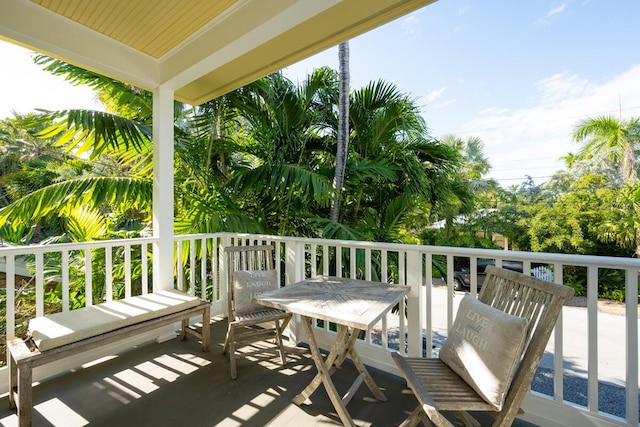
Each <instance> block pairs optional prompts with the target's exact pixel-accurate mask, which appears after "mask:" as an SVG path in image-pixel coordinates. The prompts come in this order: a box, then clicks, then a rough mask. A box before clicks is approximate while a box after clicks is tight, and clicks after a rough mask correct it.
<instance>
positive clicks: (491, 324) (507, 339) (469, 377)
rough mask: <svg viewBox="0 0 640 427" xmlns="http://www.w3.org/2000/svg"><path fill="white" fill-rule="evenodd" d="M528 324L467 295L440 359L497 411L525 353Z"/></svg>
mask: <svg viewBox="0 0 640 427" xmlns="http://www.w3.org/2000/svg"><path fill="white" fill-rule="evenodd" d="M528 323H529V322H528V320H527V319H524V318H521V317H517V316H512V315H511V314H507V313H505V312H503V311H501V310H498V309H496V308H493V307H491V306H490V305H487V304H484V303H483V302H480V301H478V300H477V299H475V298H474V297H472V296H471V295H469V294H467V295H465V296H464V298H463V299H462V301H461V302H460V307H459V308H458V314H457V315H456V320H455V321H454V322H453V326H452V327H451V330H450V331H449V336H448V337H447V339H446V341H445V343H444V345H443V346H442V349H441V350H440V354H439V358H440V359H441V360H442V361H443V362H444V363H445V364H447V365H448V366H449V367H450V368H451V369H452V370H453V371H454V372H455V373H457V374H458V375H460V376H461V377H462V378H463V379H464V380H465V381H466V382H467V383H468V384H469V385H470V386H471V387H472V388H473V389H474V390H475V391H476V392H477V393H478V394H479V395H480V396H481V397H482V398H483V399H484V400H485V401H487V402H488V403H489V404H491V405H492V406H493V407H494V408H495V410H496V411H500V410H501V409H502V405H503V404H504V399H505V397H506V395H507V391H508V390H509V386H510V385H511V380H512V379H513V376H514V374H515V370H516V369H517V367H518V364H519V362H520V359H521V357H522V352H523V351H524V347H525V341H526V338H527V327H528Z"/></svg>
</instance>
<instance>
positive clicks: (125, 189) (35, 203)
mask: <svg viewBox="0 0 640 427" xmlns="http://www.w3.org/2000/svg"><path fill="white" fill-rule="evenodd" d="M152 194H153V189H152V182H151V180H148V179H144V180H143V179H136V178H112V177H94V178H81V179H74V180H68V181H64V182H61V183H56V184H53V185H49V186H47V187H44V188H41V189H39V190H37V191H34V192H33V193H30V194H28V195H27V196H24V197H22V198H21V199H18V200H16V201H15V202H13V203H12V204H10V205H8V206H6V207H4V208H3V209H0V224H5V223H6V222H8V221H11V223H12V226H13V227H14V229H15V228H16V227H17V226H18V225H19V224H21V223H23V222H28V221H38V220H39V219H41V218H42V217H44V216H45V215H48V214H51V213H53V212H56V213H58V215H64V214H68V213H69V212H71V211H72V210H73V209H74V208H76V207H77V206H80V205H83V204H86V205H88V206H100V205H102V204H117V205H118V206H119V207H121V208H123V209H125V208H128V207H146V205H148V203H149V201H150V200H151V199H152Z"/></svg>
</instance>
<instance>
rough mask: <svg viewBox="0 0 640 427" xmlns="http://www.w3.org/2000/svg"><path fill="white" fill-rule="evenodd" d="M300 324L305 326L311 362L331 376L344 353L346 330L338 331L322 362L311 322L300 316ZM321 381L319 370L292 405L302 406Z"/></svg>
mask: <svg viewBox="0 0 640 427" xmlns="http://www.w3.org/2000/svg"><path fill="white" fill-rule="evenodd" d="M302 323H303V324H304V325H305V331H306V332H307V335H308V336H309V341H310V343H309V348H310V349H311V356H312V357H313V361H314V362H315V364H316V367H317V365H318V364H319V363H320V364H322V366H323V367H324V368H325V369H326V370H327V371H328V373H329V375H331V374H332V371H335V367H334V364H335V363H334V362H335V361H336V359H337V358H338V356H340V355H341V354H342V353H343V352H344V348H343V344H344V342H345V339H346V334H347V330H339V331H338V336H337V337H336V341H335V343H334V344H333V347H331V351H330V352H329V355H328V356H327V358H326V360H324V361H323V359H322V354H321V353H320V349H318V345H317V344H316V341H315V335H314V333H313V328H312V327H311V320H310V319H309V318H308V317H305V316H302ZM314 348H316V350H317V354H316V351H314ZM343 360H344V359H343ZM339 366H340V365H338V367H339ZM322 381H323V378H322V375H321V373H320V369H318V373H317V374H316V376H315V378H314V379H313V380H312V381H311V382H310V383H309V385H308V386H307V387H306V388H305V389H304V390H303V391H302V392H300V393H299V394H298V395H297V396H296V397H295V398H294V399H293V403H295V404H296V405H300V404H302V403H303V402H304V401H305V400H307V399H308V398H309V397H310V396H311V395H312V394H313V392H314V391H316V389H317V388H318V386H319V385H320V384H321V383H322Z"/></svg>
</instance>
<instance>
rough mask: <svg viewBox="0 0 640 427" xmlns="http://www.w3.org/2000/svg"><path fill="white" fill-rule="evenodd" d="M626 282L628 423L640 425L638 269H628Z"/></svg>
mask: <svg viewBox="0 0 640 427" xmlns="http://www.w3.org/2000/svg"><path fill="white" fill-rule="evenodd" d="M625 273H626V280H625V295H626V300H625V308H626V310H625V314H626V322H625V332H626V337H625V338H626V339H625V342H626V354H627V378H626V379H627V386H626V399H627V401H626V403H627V421H628V423H629V425H632V426H635V425H638V320H637V319H638V269H631V268H629V269H627V270H626V271H625Z"/></svg>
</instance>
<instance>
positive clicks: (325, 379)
mask: <svg viewBox="0 0 640 427" xmlns="http://www.w3.org/2000/svg"><path fill="white" fill-rule="evenodd" d="M302 323H303V325H304V327H305V331H306V332H307V334H308V335H309V348H310V349H311V355H312V357H313V361H314V362H315V364H316V368H318V375H316V378H314V380H313V381H312V382H311V384H309V385H308V386H307V388H306V389H305V390H304V391H303V392H302V393H300V394H299V395H297V396H296V397H295V398H294V400H293V401H294V403H296V404H298V405H299V404H301V403H302V402H304V401H305V400H306V398H307V397H308V396H310V395H311V394H312V393H313V392H314V391H315V389H316V388H318V385H320V382H322V383H324V387H325V389H326V391H327V394H328V395H329V399H330V400H331V403H333V407H334V408H335V409H336V412H337V413H338V416H339V417H340V420H341V421H342V424H343V425H345V426H348V427H355V423H354V422H353V419H352V418H351V415H349V412H348V411H347V408H346V406H345V404H344V402H343V401H342V398H341V397H340V395H339V394H338V390H336V387H335V385H334V384H333V381H331V374H330V373H329V369H328V368H327V366H331V365H332V364H333V362H334V360H335V358H336V356H337V355H338V349H339V347H342V345H341V344H340V342H343V343H344V337H343V338H342V339H338V340H336V342H335V344H334V345H333V347H332V349H331V352H330V353H329V356H332V355H333V357H331V359H332V360H329V357H328V358H327V364H326V365H325V361H324V360H323V359H322V354H321V353H320V349H319V348H318V344H317V343H316V339H315V336H314V334H313V328H312V327H311V323H310V319H309V318H308V317H306V316H302ZM329 362H330V364H329ZM318 378H319V379H320V381H317V384H315V383H316V380H317V379H318ZM305 396H306V397H305Z"/></svg>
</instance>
